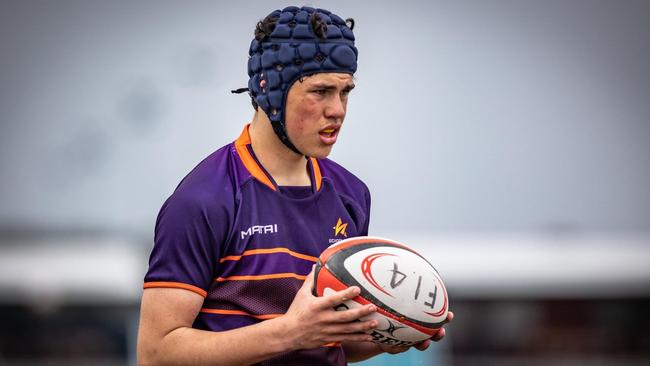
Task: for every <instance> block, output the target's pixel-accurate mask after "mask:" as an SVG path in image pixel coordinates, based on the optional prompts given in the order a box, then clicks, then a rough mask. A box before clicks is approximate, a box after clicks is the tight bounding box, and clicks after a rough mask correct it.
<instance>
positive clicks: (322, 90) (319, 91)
mask: <svg viewBox="0 0 650 366" xmlns="http://www.w3.org/2000/svg"><path fill="white" fill-rule="evenodd" d="M314 93H316V94H319V95H325V94H327V90H326V89H316V90H314Z"/></svg>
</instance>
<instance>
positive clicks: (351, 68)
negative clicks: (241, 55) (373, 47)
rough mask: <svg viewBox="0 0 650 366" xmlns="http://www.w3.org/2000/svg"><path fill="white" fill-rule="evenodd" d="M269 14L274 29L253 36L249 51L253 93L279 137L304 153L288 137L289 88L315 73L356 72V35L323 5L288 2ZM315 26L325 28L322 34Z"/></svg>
mask: <svg viewBox="0 0 650 366" xmlns="http://www.w3.org/2000/svg"><path fill="white" fill-rule="evenodd" d="M269 17H276V18H277V22H276V25H275V28H274V29H273V31H272V32H271V34H270V35H267V36H266V37H264V38H263V39H261V40H257V39H254V40H253V41H252V42H251V46H250V50H249V52H248V54H249V56H250V58H249V59H248V76H249V77H250V79H249V81H248V91H249V93H250V94H251V96H252V97H253V98H254V99H255V101H256V102H257V104H258V106H259V107H260V108H262V110H263V111H264V112H265V113H266V115H267V116H268V117H269V119H270V120H271V124H272V125H273V130H274V131H275V133H276V134H277V135H278V137H279V138H280V140H281V141H282V142H283V143H284V144H285V145H286V146H287V147H289V148H290V149H291V150H293V151H294V152H296V153H298V154H301V155H304V154H302V153H301V152H300V151H298V149H297V148H296V147H295V146H294V145H293V143H292V142H291V141H290V140H289V137H288V136H287V129H286V120H285V118H286V111H285V106H286V103H287V95H288V93H289V89H290V88H291V85H293V83H294V82H295V81H296V80H298V79H300V78H301V77H304V76H309V75H313V74H316V73H322V72H340V73H348V74H354V72H355V71H356V70H357V55H358V51H357V49H356V47H355V46H354V34H353V33H352V29H350V27H348V25H347V24H346V22H345V21H344V20H343V19H341V18H340V17H339V16H337V15H336V14H333V13H331V12H330V11H327V10H324V9H314V8H311V7H307V6H303V7H301V8H298V7H296V6H289V7H286V8H284V9H282V10H275V11H274V12H272V13H271V14H269V15H268V16H267V19H268V18H269ZM314 18H317V19H314ZM319 23H320V24H319ZM323 24H324V25H325V26H326V28H325V26H323ZM314 26H316V27H319V28H320V29H322V32H319V33H320V34H321V35H322V36H323V37H322V38H321V37H319V36H318V35H317V32H316V31H315V30H314ZM261 80H264V81H265V85H264V88H262V87H260V81H261Z"/></svg>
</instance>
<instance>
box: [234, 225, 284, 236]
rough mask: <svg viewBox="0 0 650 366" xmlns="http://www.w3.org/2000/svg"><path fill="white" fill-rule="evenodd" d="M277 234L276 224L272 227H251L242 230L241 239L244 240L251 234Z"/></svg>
mask: <svg viewBox="0 0 650 366" xmlns="http://www.w3.org/2000/svg"><path fill="white" fill-rule="evenodd" d="M277 232H278V224H273V225H253V226H251V227H249V228H248V229H246V230H245V231H244V230H242V232H241V238H242V239H244V238H245V237H246V236H249V235H253V234H273V233H277Z"/></svg>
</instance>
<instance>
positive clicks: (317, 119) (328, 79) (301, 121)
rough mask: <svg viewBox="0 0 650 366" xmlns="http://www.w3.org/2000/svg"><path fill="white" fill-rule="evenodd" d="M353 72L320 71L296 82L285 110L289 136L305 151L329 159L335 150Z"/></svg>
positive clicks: (311, 155) (313, 155)
mask: <svg viewBox="0 0 650 366" xmlns="http://www.w3.org/2000/svg"><path fill="white" fill-rule="evenodd" d="M353 88H354V82H353V78H352V75H350V74H345V73H319V74H314V75H311V76H307V77H305V78H303V79H302V81H300V80H298V81H296V82H295V83H294V84H293V85H292V86H291V89H289V93H288V95H287V105H286V109H285V113H286V114H285V116H286V127H287V134H288V135H289V139H291V142H293V144H294V145H295V146H296V148H297V149H298V150H299V151H301V152H302V153H303V154H305V155H307V156H310V157H314V158H325V157H327V156H328V155H329V154H330V152H331V151H332V147H333V146H334V143H336V138H337V137H338V134H339V131H340V129H341V125H342V124H343V119H344V118H345V113H346V112H347V104H348V94H349V92H350V91H351V90H352V89H353Z"/></svg>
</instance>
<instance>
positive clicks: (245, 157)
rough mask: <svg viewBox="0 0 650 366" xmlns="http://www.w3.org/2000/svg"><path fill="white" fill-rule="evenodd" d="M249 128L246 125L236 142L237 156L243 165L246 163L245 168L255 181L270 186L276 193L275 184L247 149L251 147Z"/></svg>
mask: <svg viewBox="0 0 650 366" xmlns="http://www.w3.org/2000/svg"><path fill="white" fill-rule="evenodd" d="M248 126H249V125H246V126H245V127H244V130H243V131H242V133H241V135H240V136H239V138H238V139H237V141H235V148H236V149H237V155H239V158H240V159H241V161H242V163H244V166H245V167H246V169H247V170H248V172H249V173H251V175H252V176H253V177H255V179H257V180H259V181H260V182H262V183H263V184H264V185H266V186H268V187H269V188H271V189H272V190H274V191H275V186H274V185H273V182H271V180H270V179H269V177H268V176H267V175H266V174H265V173H264V171H263V170H262V168H260V166H259V165H258V164H257V162H256V161H255V159H254V158H253V156H251V154H250V152H249V151H248V148H247V147H246V146H247V145H250V143H251V137H250V135H249V134H248Z"/></svg>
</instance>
